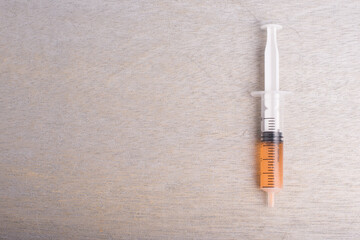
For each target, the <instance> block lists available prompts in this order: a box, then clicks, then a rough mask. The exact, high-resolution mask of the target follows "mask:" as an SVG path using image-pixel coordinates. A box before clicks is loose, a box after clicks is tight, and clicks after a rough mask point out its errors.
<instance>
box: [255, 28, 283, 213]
mask: <svg viewBox="0 0 360 240" xmlns="http://www.w3.org/2000/svg"><path fill="white" fill-rule="evenodd" d="M261 28H262V29H266V30H267V41H266V48H265V57H264V59H265V91H257V92H252V93H251V95H252V96H256V97H261V141H260V143H259V149H258V150H259V158H260V159H259V160H260V161H259V164H260V166H259V170H260V188H261V189H262V190H263V191H265V192H267V196H268V206H269V207H273V206H274V195H275V193H277V192H279V191H280V190H281V189H282V186H283V136H282V131H281V129H282V122H281V119H280V110H281V108H280V98H281V97H282V95H283V94H284V93H286V92H283V91H279V51H278V47H277V43H276V31H277V30H278V29H279V30H280V29H282V27H281V26H280V25H277V24H267V25H263V26H262V27H261Z"/></svg>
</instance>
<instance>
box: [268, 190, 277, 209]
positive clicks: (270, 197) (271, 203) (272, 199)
mask: <svg viewBox="0 0 360 240" xmlns="http://www.w3.org/2000/svg"><path fill="white" fill-rule="evenodd" d="M267 197H268V199H267V201H268V207H274V204H275V193H273V192H268V193H267Z"/></svg>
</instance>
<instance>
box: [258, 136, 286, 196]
mask: <svg viewBox="0 0 360 240" xmlns="http://www.w3.org/2000/svg"><path fill="white" fill-rule="evenodd" d="M259 153H260V156H259V157H260V159H259V160H260V166H259V170H260V188H262V189H269V188H270V189H271V188H276V189H281V188H282V186H283V142H260V144H259Z"/></svg>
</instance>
